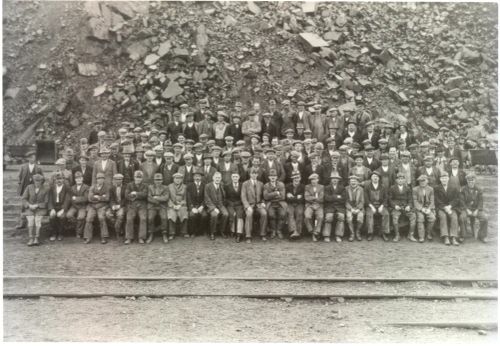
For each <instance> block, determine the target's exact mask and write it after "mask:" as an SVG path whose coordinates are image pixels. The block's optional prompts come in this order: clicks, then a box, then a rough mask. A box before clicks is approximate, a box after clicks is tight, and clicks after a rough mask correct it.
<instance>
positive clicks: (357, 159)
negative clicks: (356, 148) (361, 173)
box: [354, 157, 363, 166]
mask: <svg viewBox="0 0 500 346" xmlns="http://www.w3.org/2000/svg"><path fill="white" fill-rule="evenodd" d="M354 162H356V165H358V166H361V165H362V164H363V158H362V157H357V158H356V160H354Z"/></svg>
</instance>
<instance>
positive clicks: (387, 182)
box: [376, 165, 396, 189]
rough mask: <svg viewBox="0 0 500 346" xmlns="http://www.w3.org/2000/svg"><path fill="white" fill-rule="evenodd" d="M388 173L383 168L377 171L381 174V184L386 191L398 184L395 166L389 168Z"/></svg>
mask: <svg viewBox="0 0 500 346" xmlns="http://www.w3.org/2000/svg"><path fill="white" fill-rule="evenodd" d="M387 167H388V168H387V171H384V170H383V169H382V166H380V167H379V168H377V169H376V171H377V172H378V173H379V174H380V180H379V181H380V183H381V184H382V186H383V187H384V188H386V189H389V188H390V187H391V186H392V185H394V183H395V182H396V170H395V168H394V167H393V166H391V165H389V166H387Z"/></svg>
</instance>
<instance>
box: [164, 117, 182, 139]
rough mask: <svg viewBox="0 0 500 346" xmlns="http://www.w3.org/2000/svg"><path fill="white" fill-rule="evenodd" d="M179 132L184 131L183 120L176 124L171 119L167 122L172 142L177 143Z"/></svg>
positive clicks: (168, 133) (168, 134)
mask: <svg viewBox="0 0 500 346" xmlns="http://www.w3.org/2000/svg"><path fill="white" fill-rule="evenodd" d="M179 133H182V123H181V122H178V123H177V124H176V123H175V122H174V121H171V122H169V123H168V124H167V136H168V138H170V140H171V141H172V143H177V136H179Z"/></svg>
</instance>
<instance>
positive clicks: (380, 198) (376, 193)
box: [364, 182, 388, 208]
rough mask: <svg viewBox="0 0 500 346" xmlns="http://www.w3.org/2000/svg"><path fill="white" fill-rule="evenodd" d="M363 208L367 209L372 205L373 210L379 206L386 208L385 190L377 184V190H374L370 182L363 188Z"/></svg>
mask: <svg viewBox="0 0 500 346" xmlns="http://www.w3.org/2000/svg"><path fill="white" fill-rule="evenodd" d="M364 189H365V206H366V207H368V206H369V205H370V204H372V205H373V206H374V207H375V208H378V207H379V206H380V205H382V204H383V205H384V207H386V208H387V205H388V203H387V202H388V201H387V189H386V188H384V187H383V186H382V184H381V183H380V182H379V184H378V188H377V189H375V187H374V186H373V184H372V183H371V182H370V183H368V184H366V186H365V188H364Z"/></svg>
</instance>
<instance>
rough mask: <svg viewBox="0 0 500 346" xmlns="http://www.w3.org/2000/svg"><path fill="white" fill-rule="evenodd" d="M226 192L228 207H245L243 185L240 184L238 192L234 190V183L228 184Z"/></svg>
mask: <svg viewBox="0 0 500 346" xmlns="http://www.w3.org/2000/svg"><path fill="white" fill-rule="evenodd" d="M224 191H225V193H226V205H227V206H228V207H239V206H243V202H241V183H238V190H235V189H234V185H233V183H232V182H231V183H230V184H226V185H225V186H224Z"/></svg>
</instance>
